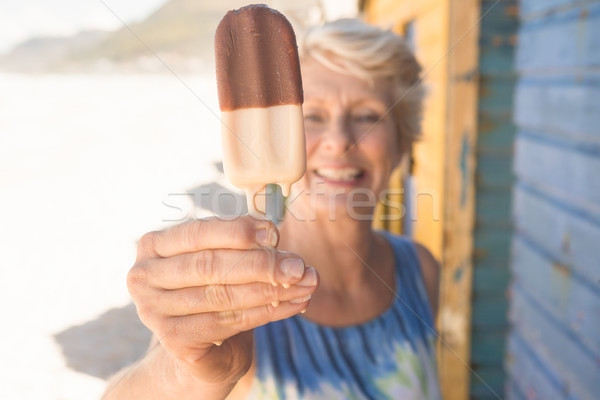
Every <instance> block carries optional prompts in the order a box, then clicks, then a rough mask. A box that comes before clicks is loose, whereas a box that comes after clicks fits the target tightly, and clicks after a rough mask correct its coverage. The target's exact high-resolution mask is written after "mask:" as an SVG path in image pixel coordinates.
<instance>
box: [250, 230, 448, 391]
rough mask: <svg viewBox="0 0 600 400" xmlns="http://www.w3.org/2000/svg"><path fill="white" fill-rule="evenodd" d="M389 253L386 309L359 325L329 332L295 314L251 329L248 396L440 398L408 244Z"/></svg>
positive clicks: (424, 304) (398, 240) (429, 326)
mask: <svg viewBox="0 0 600 400" xmlns="http://www.w3.org/2000/svg"><path fill="white" fill-rule="evenodd" d="M385 236H386V237H387V239H388V240H389V242H390V243H391V245H392V247H393V249H394V255H395V259H396V287H395V292H396V293H395V298H394V301H393V303H392V305H391V306H390V307H389V308H388V309H387V310H386V311H385V312H384V313H383V314H381V315H380V316H378V317H376V318H375V319H372V320H370V321H368V322H366V323H363V324H360V325H352V326H347V327H328V326H321V325H318V324H315V323H313V322H310V321H308V320H307V319H305V318H303V317H302V316H300V315H296V316H294V317H291V318H288V319H285V320H281V321H276V322H271V323H269V324H267V325H264V326H261V327H259V328H257V329H255V331H254V335H255V348H256V364H257V369H256V374H255V377H254V382H253V384H252V389H251V391H250V393H249V395H248V398H250V399H265V400H266V399H269V400H270V399H286V400H289V399H327V400H335V399H406V400H421V399H434V400H435V399H440V398H441V396H440V391H439V386H438V380H437V371H436V362H435V347H434V343H435V331H434V321H433V317H432V313H431V308H430V306H429V301H428V299H427V294H426V291H425V285H424V283H423V277H422V274H421V268H420V264H419V260H418V257H417V253H416V250H415V248H414V245H413V243H412V242H411V241H410V240H408V239H406V238H403V237H398V236H393V235H390V234H387V233H385Z"/></svg>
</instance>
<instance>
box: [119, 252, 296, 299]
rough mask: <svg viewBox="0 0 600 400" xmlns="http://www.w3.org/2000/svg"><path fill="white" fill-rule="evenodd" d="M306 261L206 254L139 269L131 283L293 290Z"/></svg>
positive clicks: (278, 255) (280, 255) (268, 254)
mask: <svg viewBox="0 0 600 400" xmlns="http://www.w3.org/2000/svg"><path fill="white" fill-rule="evenodd" d="M304 270H305V266H304V261H303V260H302V259H301V258H299V257H298V256H296V255H294V254H292V253H286V252H280V251H275V250H273V249H270V248H257V249H252V250H204V251H200V252H197V253H188V254H181V255H178V256H174V257H170V258H168V259H167V258H166V259H152V260H148V261H147V262H145V263H142V264H139V265H136V266H135V268H132V271H130V274H129V275H130V276H128V279H129V280H131V281H135V280H136V279H139V280H142V281H143V283H144V284H147V285H150V286H153V287H155V288H162V289H170V290H173V289H181V288H185V287H193V286H206V285H219V284H242V283H250V282H264V283H271V284H273V285H277V284H282V285H284V286H285V287H289V286H291V285H293V284H295V283H296V282H298V281H299V280H300V279H301V278H302V276H303V275H304Z"/></svg>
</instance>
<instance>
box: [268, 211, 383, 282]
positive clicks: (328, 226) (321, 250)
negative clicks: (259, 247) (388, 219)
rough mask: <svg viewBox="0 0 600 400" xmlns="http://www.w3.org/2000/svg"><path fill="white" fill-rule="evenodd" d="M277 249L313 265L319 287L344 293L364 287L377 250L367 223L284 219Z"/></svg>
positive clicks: (349, 220) (355, 220) (318, 219)
mask: <svg viewBox="0 0 600 400" xmlns="http://www.w3.org/2000/svg"><path fill="white" fill-rule="evenodd" d="M280 232H281V242H280V246H279V248H280V249H282V250H285V251H290V252H293V253H296V254H298V255H300V256H301V257H303V258H304V260H305V262H306V263H307V264H308V265H311V266H314V267H315V268H316V269H317V270H318V271H319V275H320V278H321V287H322V288H328V289H330V290H336V291H337V290H348V289H352V288H355V287H359V286H361V285H363V284H364V280H363V278H364V276H365V273H370V272H369V263H371V262H372V261H373V256H374V254H376V253H377V251H374V250H375V248H376V247H377V245H378V243H377V237H376V234H375V233H374V232H373V231H372V230H371V221H367V220H357V219H353V218H350V217H346V218H343V217H342V218H336V219H330V218H319V217H318V216H317V218H315V220H313V221H301V220H298V219H295V218H288V219H286V220H285V221H284V222H283V223H282V224H281V226H280Z"/></svg>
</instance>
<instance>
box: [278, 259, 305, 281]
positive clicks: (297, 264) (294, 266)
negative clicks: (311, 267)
mask: <svg viewBox="0 0 600 400" xmlns="http://www.w3.org/2000/svg"><path fill="white" fill-rule="evenodd" d="M279 268H280V269H281V272H283V274H284V275H285V276H286V277H287V278H290V279H298V278H300V277H301V276H302V274H303V273H304V262H303V261H302V260H301V259H300V258H286V259H285V260H283V261H282V262H281V264H280V265H279Z"/></svg>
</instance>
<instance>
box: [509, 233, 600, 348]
mask: <svg viewBox="0 0 600 400" xmlns="http://www.w3.org/2000/svg"><path fill="white" fill-rule="evenodd" d="M513 249H514V256H513V260H514V261H513V274H514V277H515V279H516V280H517V281H518V282H520V284H521V285H526V286H527V293H528V294H529V295H530V296H531V297H533V298H535V299H536V300H537V302H538V303H540V304H544V305H545V307H546V309H547V311H548V312H549V313H550V314H552V315H553V317H554V318H555V319H556V320H557V321H560V323H562V325H563V326H564V327H565V329H566V330H568V331H570V335H571V336H572V337H573V338H574V339H575V340H576V341H579V342H581V343H582V344H584V345H585V346H586V347H587V348H589V349H590V350H591V351H592V352H593V353H594V354H595V357H596V358H598V359H600V336H599V335H598V332H600V318H597V314H598V312H597V304H599V303H600V285H593V284H590V283H589V281H587V280H586V279H585V278H583V277H581V276H580V275H578V274H577V273H576V272H574V271H573V270H572V269H571V268H569V267H568V266H566V265H563V264H561V263H560V262H558V261H557V260H555V259H553V258H552V257H551V255H549V254H547V253H545V252H544V251H543V250H542V249H540V248H537V247H536V246H535V244H533V243H532V242H531V241H529V240H527V239H526V238H525V237H524V236H522V235H521V236H518V237H517V238H516V239H515V243H514V246H513ZM541 276H543V277H547V278H546V279H540V278H539V277H541Z"/></svg>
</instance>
